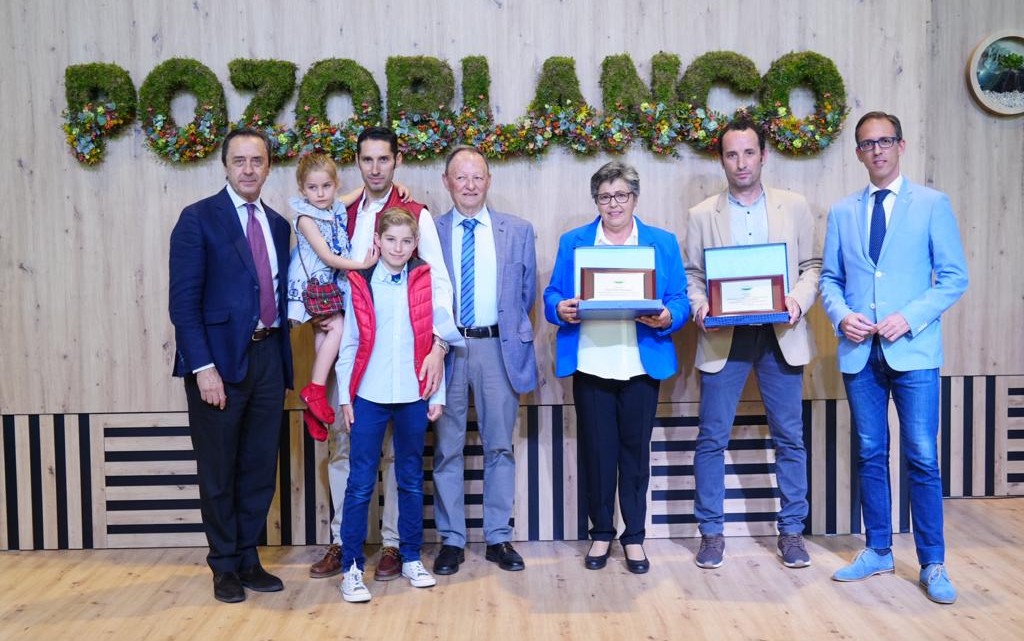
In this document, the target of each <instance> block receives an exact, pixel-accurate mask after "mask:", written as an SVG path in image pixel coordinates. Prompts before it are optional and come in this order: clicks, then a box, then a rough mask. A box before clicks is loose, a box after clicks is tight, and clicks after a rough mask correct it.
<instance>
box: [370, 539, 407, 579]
mask: <svg viewBox="0 0 1024 641" xmlns="http://www.w3.org/2000/svg"><path fill="white" fill-rule="evenodd" d="M400 576H402V555H401V553H400V552H399V551H398V548H393V547H391V546H388V547H385V548H381V551H380V561H378V562H377V569H376V570H374V571H373V580H374V581H390V580H392V579H397V578H398V577H400Z"/></svg>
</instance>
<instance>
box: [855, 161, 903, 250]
mask: <svg viewBox="0 0 1024 641" xmlns="http://www.w3.org/2000/svg"><path fill="white" fill-rule="evenodd" d="M902 188H903V174H900V175H899V176H896V178H895V179H893V181H892V182H891V183H889V186H888V187H875V185H874V183H868V202H867V206H866V209H865V214H864V215H865V216H867V220H868V224H867V227H866V229H867V230H868V238H870V237H871V213H872V212H873V211H874V209H875V192H877V191H881V190H882V189H888V190H889V193H888V194H886V195H885V198H883V199H882V209H884V210H885V228H886V229H889V220H890V219H892V208H893V207H895V206H896V196H899V195H900V189H902Z"/></svg>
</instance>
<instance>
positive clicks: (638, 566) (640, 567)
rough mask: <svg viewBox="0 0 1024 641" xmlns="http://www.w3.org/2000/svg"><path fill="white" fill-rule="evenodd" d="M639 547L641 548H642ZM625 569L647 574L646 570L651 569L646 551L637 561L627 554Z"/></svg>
mask: <svg viewBox="0 0 1024 641" xmlns="http://www.w3.org/2000/svg"><path fill="white" fill-rule="evenodd" d="M640 549H641V550H642V549H643V548H640ZM623 550H625V547H623ZM626 569H627V570H629V571H630V572H632V573H633V574H647V571H648V570H650V569H651V561H650V559H648V558H647V553H646V552H644V558H642V559H640V560H639V561H634V560H633V559H631V558H629V557H628V556H627V557H626Z"/></svg>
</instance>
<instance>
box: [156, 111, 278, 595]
mask: <svg viewBox="0 0 1024 641" xmlns="http://www.w3.org/2000/svg"><path fill="white" fill-rule="evenodd" d="M221 160H222V162H223V163H224V169H225V173H226V174H227V183H228V184H227V185H226V186H225V187H224V189H222V190H220V191H219V192H218V193H217V194H216V195H214V196H211V197H209V198H205V199H203V200H200V201H199V202H197V203H193V204H192V205H189V206H188V207H186V208H185V209H184V210H183V211H182V212H181V217H180V218H179V219H178V223H177V224H176V225H175V226H174V230H173V231H172V232H171V251H170V305H169V307H170V314H171V322H172V323H174V330H175V340H176V342H177V352H176V354H175V360H174V375H175V376H183V377H184V378H185V395H186V398H187V400H188V419H189V428H190V430H191V434H192V446H193V449H194V450H195V455H196V463H197V468H198V472H199V497H200V506H201V511H202V515H203V527H204V529H205V531H206V538H207V541H208V542H209V545H210V552H209V554H208V555H207V557H206V560H207V563H208V564H209V566H210V568H211V569H212V570H213V592H214V597H215V598H216V599H217V600H219V601H224V602H226V603H237V602H239V601H243V600H245V590H244V588H249V589H251V590H255V591H258V592H276V591H278V590H281V589H283V588H284V585H283V584H282V583H281V580H280V579H279V578H277V577H275V576H273V575H271V574H269V573H268V572H266V571H265V570H264V569H263V567H262V566H261V565H260V560H259V556H258V554H257V552H256V545H257V543H258V541H259V538H260V534H261V532H262V530H263V527H264V524H265V523H266V520H267V512H268V510H269V509H270V501H271V499H272V498H273V496H274V486H275V480H276V471H277V452H278V442H279V437H280V431H281V418H282V412H283V408H284V393H285V387H291V385H292V354H291V342H290V340H289V336H288V323H287V322H286V320H285V319H286V318H287V317H286V314H285V306H286V302H287V299H286V295H285V286H286V282H287V274H288V249H289V247H288V245H289V236H290V233H291V230H290V227H289V225H288V222H287V221H286V220H285V219H284V218H282V217H281V216H280V215H279V214H278V213H277V212H275V211H274V210H273V209H271V208H270V207H267V206H266V205H265V204H263V203H262V202H261V201H260V191H261V189H262V188H263V183H264V182H265V181H266V179H267V176H268V175H269V173H270V141H269V140H268V139H267V138H266V136H264V135H263V134H262V133H261V132H259V131H256V130H253V129H237V130H234V131H232V132H230V133H229V134H228V135H227V136H226V137H225V139H224V145H223V147H222V149H221Z"/></svg>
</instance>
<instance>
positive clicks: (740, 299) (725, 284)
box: [708, 274, 789, 318]
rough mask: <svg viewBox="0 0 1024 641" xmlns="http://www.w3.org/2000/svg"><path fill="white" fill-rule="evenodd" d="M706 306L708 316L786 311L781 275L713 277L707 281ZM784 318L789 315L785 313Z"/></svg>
mask: <svg viewBox="0 0 1024 641" xmlns="http://www.w3.org/2000/svg"><path fill="white" fill-rule="evenodd" d="M708 304H709V305H710V307H711V310H710V311H709V312H708V313H709V314H711V315H712V316H723V315H725V314H764V313H768V312H785V311H786V291H785V287H783V284H782V275H781V274H776V275H774V276H760V277H755V278H716V279H714V280H711V281H708ZM786 316H787V318H788V317H789V314H788V313H787V314H786Z"/></svg>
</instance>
